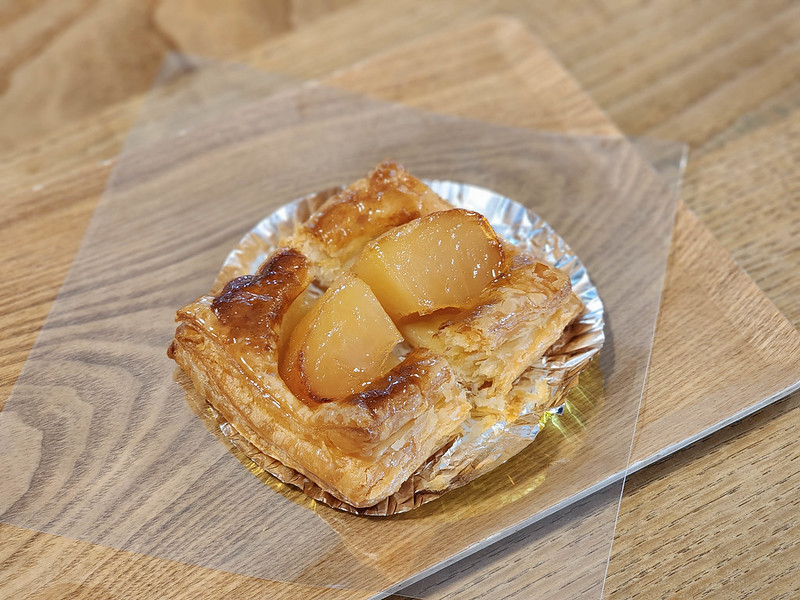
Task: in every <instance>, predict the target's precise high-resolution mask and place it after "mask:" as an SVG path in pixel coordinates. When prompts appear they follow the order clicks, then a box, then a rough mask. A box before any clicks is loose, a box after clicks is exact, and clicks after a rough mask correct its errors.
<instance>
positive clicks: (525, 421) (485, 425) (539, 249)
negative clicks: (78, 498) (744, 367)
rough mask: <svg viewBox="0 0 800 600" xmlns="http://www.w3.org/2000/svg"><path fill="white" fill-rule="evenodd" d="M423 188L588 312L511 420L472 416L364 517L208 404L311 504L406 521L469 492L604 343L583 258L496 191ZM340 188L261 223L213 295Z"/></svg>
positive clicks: (529, 437)
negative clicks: (566, 287)
mask: <svg viewBox="0 0 800 600" xmlns="http://www.w3.org/2000/svg"><path fill="white" fill-rule="evenodd" d="M425 183H427V184H428V185H429V186H430V187H431V189H433V190H434V191H435V192H437V193H438V194H439V196H441V197H442V198H444V199H445V200H447V201H448V202H449V203H450V204H452V205H453V206H455V207H457V208H465V209H468V210H473V211H476V212H478V213H480V214H482V215H483V216H484V217H486V219H487V220H488V221H489V223H490V225H491V226H492V228H493V229H494V231H495V232H496V233H497V234H498V235H500V236H501V237H502V238H503V239H505V240H507V241H509V242H510V243H512V244H513V245H514V246H515V247H517V248H518V249H520V250H522V251H524V252H526V253H528V254H530V255H531V256H534V257H535V258H536V259H537V260H541V261H544V262H546V263H548V264H551V265H554V266H556V267H558V268H559V269H561V270H563V271H564V272H566V273H567V274H568V275H569V277H570V281H571V284H572V289H573V291H574V292H575V294H576V295H577V296H578V297H579V298H580V300H581V302H582V304H583V307H584V308H583V311H582V313H581V314H580V315H579V316H578V317H577V318H576V319H575V321H574V323H572V324H571V325H570V326H569V328H568V329H567V331H565V333H564V335H563V336H562V338H561V339H560V340H559V341H558V342H557V343H556V344H555V345H554V347H553V348H551V350H550V351H549V352H547V353H546V354H545V356H544V357H542V358H541V359H540V360H539V361H537V362H536V363H535V364H533V365H531V366H530V367H529V368H528V369H526V370H525V372H523V373H522V375H521V376H520V378H519V380H518V381H517V382H516V383H515V385H514V388H513V390H512V392H511V395H512V398H513V399H512V400H511V401H512V402H514V403H515V404H516V405H518V408H516V409H515V418H514V419H512V420H508V419H507V417H506V416H504V415H500V414H492V413H483V414H475V415H473V416H471V417H470V418H468V419H467V421H466V422H465V423H464V425H463V428H462V432H461V433H459V435H458V437H457V438H456V439H455V440H454V441H451V442H448V443H447V444H446V446H445V447H443V448H442V449H440V450H439V451H437V452H436V453H435V454H434V455H433V456H431V457H430V458H429V459H428V460H427V461H426V462H425V463H424V464H423V465H422V466H421V467H420V468H419V469H418V470H417V471H416V472H415V473H414V474H413V475H412V476H411V478H410V479H409V480H408V481H406V482H405V483H404V484H403V485H402V487H401V488H400V490H398V491H397V492H396V493H394V494H392V495H391V496H389V497H388V498H386V499H384V500H382V501H381V502H380V503H378V504H376V505H374V506H370V507H367V508H357V507H355V506H352V505H350V504H348V503H347V502H344V501H342V500H340V499H338V498H336V497H335V496H332V495H331V494H329V493H327V492H325V491H324V490H323V489H321V488H320V487H319V486H318V485H316V484H315V483H314V482H312V481H311V480H309V479H308V478H307V477H305V476H303V475H302V474H300V473H298V472H297V471H295V470H294V469H292V468H290V467H287V466H286V465H283V464H281V463H280V461H278V460H276V459H275V458H273V457H271V456H269V455H267V454H265V453H263V452H261V451H260V450H259V449H258V448H257V447H256V446H254V445H253V444H251V443H250V442H249V441H248V440H247V438H246V436H243V435H242V434H240V433H239V432H238V431H237V430H236V428H235V427H233V426H232V425H231V424H230V423H228V422H227V421H226V420H225V418H224V417H223V416H222V415H221V414H220V413H219V412H218V411H217V410H215V409H214V408H213V407H212V406H211V405H208V406H207V407H206V411H207V413H208V417H209V418H211V419H213V421H214V422H215V423H216V424H217V425H218V426H219V427H220V429H221V431H222V433H223V434H224V435H225V437H227V438H228V439H229V440H230V441H231V443H233V444H234V445H235V446H236V447H237V448H238V449H239V450H241V451H242V452H243V453H244V454H245V455H246V456H247V457H249V458H250V459H251V460H252V461H253V462H254V463H255V464H256V465H257V466H258V467H260V468H262V469H264V470H265V471H267V472H269V473H271V474H272V475H274V476H275V477H277V478H278V479H280V480H281V481H282V482H284V483H288V484H290V485H293V486H295V487H297V488H299V489H301V490H303V492H305V494H306V495H308V496H309V497H311V498H313V499H314V500H317V501H319V502H323V503H324V504H327V505H328V506H332V507H333V508H338V509H340V510H344V511H347V512H352V513H355V514H365V515H371V516H386V515H392V514H398V513H402V512H406V511H408V510H411V509H413V508H415V507H418V506H420V505H421V504H424V503H426V502H430V501H431V500H435V499H436V498H438V497H439V496H441V495H442V494H444V493H446V492H447V491H449V490H451V489H455V488H457V487H461V486H463V485H466V484H467V483H469V482H470V481H472V480H474V479H476V478H477V477H480V476H481V475H483V474H485V473H488V472H489V471H491V470H492V469H494V468H495V467H497V466H498V465H501V464H502V463H504V462H505V461H507V460H508V459H509V458H511V457H512V456H514V455H515V454H517V453H519V452H520V451H522V450H523V449H524V448H525V447H527V446H528V444H530V443H531V442H532V441H533V440H534V439H535V437H536V435H537V434H538V433H539V430H540V428H541V427H542V426H543V425H544V424H545V423H546V421H547V420H548V417H549V416H550V415H551V414H559V413H561V412H563V409H564V404H563V403H564V399H565V397H566V394H567V392H568V391H569V389H570V387H572V385H574V384H575V382H576V380H577V378H578V376H579V374H580V372H581V371H582V370H583V369H585V368H586V366H587V365H588V364H589V361H590V360H591V359H592V358H593V357H594V356H595V355H596V354H597V353H598V352H599V351H600V348H601V347H602V346H603V340H604V339H605V336H604V333H603V303H602V301H601V300H600V298H599V296H598V294H597V289H596V288H595V287H594V285H592V282H591V280H590V279H589V276H588V274H587V272H586V268H585V267H584V266H583V263H581V261H580V259H579V258H578V257H577V256H575V254H574V253H573V252H572V250H571V249H570V247H569V246H568V245H567V244H566V242H564V240H563V239H561V237H559V236H558V234H557V233H556V232H555V231H553V229H552V228H551V227H550V226H549V225H548V224H547V223H546V222H544V220H542V219H541V218H540V217H539V216H537V215H536V214H535V213H533V212H532V211H531V210H528V209H526V208H525V207H524V206H522V205H521V204H518V203H516V202H514V201H513V200H511V199H509V198H506V197H504V196H501V195H499V194H496V193H494V192H492V191H491V190H487V189H484V188H480V187H476V186H472V185H468V184H463V183H458V182H453V181H426V182H425ZM339 189H341V188H337V189H333V190H327V191H325V192H320V193H316V194H311V195H308V196H305V197H303V198H300V199H298V200H296V201H294V202H291V203H289V204H287V205H285V206H283V207H281V208H279V209H278V210H277V211H275V212H274V213H273V214H272V215H270V216H268V217H266V218H265V219H263V220H262V221H260V222H259V223H258V224H257V225H256V226H255V227H254V228H253V229H252V230H251V231H250V232H248V234H247V235H245V236H244V238H242V240H241V241H240V242H239V244H238V245H237V247H236V248H235V249H234V250H233V251H232V252H231V253H230V254H229V255H228V257H227V258H226V260H225V262H224V264H223V267H222V270H221V272H220V274H219V276H218V277H217V281H216V284H215V285H214V290H215V291H218V290H220V289H222V287H223V286H224V285H225V283H227V282H228V281H230V280H231V279H233V278H234V277H239V276H241V275H248V274H252V273H255V272H256V271H257V270H258V267H259V266H260V265H261V264H262V263H263V262H264V260H266V258H267V257H268V256H269V255H270V254H272V252H273V251H274V250H275V249H277V248H278V247H279V245H280V242H281V240H283V239H284V238H286V237H288V236H289V235H291V234H292V233H293V232H294V230H295V228H296V226H297V225H298V224H301V223H304V222H305V221H306V220H307V219H308V217H309V215H311V214H312V213H313V212H314V211H315V210H316V209H317V208H318V207H319V206H320V205H322V203H323V202H325V201H326V200H327V199H328V198H330V197H331V196H332V195H334V194H335V193H336V192H338V191H339ZM199 412H202V411H199Z"/></svg>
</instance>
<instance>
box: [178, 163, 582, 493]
mask: <svg viewBox="0 0 800 600" xmlns="http://www.w3.org/2000/svg"><path fill="white" fill-rule="evenodd" d="M449 209H452V206H451V205H450V204H449V203H447V202H445V201H444V200H442V199H441V198H439V197H438V196H437V195H436V194H435V193H434V192H433V191H431V190H430V188H428V187H427V186H426V185H425V184H424V183H422V182H421V181H420V180H418V179H416V178H414V177H413V176H411V175H410V174H409V173H408V172H406V171H405V170H404V169H403V168H402V167H400V166H398V165H396V164H394V163H383V164H381V165H379V166H378V167H377V168H376V169H375V171H374V172H373V173H371V174H370V176H368V177H367V178H365V179H362V180H359V181H357V182H356V183H354V184H352V185H351V186H349V187H347V188H345V189H344V190H343V191H341V192H340V193H339V194H336V195H335V196H334V197H332V198H331V199H329V200H328V201H327V202H325V203H324V204H323V205H322V206H321V207H320V208H319V209H318V210H317V211H316V212H315V213H314V214H313V215H311V217H310V218H309V219H308V220H307V221H306V222H305V223H302V224H300V225H298V226H297V228H296V229H295V232H294V234H293V235H292V236H290V237H289V238H287V239H286V240H284V241H283V243H282V244H281V247H280V248H279V249H277V250H276V251H275V252H274V253H273V254H272V255H271V256H270V257H269V258H268V259H267V260H266V261H265V262H264V263H263V264H262V265H261V267H260V268H259V270H258V271H257V272H256V273H255V274H252V275H244V276H241V277H237V278H235V279H233V280H231V281H230V282H228V283H227V284H226V285H225V287H224V288H223V289H222V291H221V292H220V293H218V294H216V295H206V296H202V297H201V298H199V299H197V300H196V301H194V302H192V303H190V304H188V305H186V306H184V307H183V308H181V309H180V310H179V311H178V313H177V322H178V326H177V330H176V333H175V337H174V339H173V341H172V344H171V346H170V349H169V355H170V356H171V357H172V358H174V359H175V360H176V361H177V363H178V364H179V365H180V367H181V368H182V369H183V370H184V371H185V372H186V373H187V374H188V375H189V376H190V377H191V379H192V381H193V383H194V385H195V387H196V388H197V389H198V390H199V391H200V392H201V393H202V394H203V395H204V396H205V398H206V399H207V401H208V402H209V403H210V404H211V405H212V406H213V407H214V408H215V409H217V410H218V411H219V412H220V413H221V414H222V415H223V417H224V418H225V419H226V420H228V422H230V423H231V424H232V425H233V426H234V427H235V428H236V429H237V430H238V431H239V432H240V433H241V434H242V435H243V436H244V437H246V438H247V439H248V440H249V441H250V442H251V443H252V444H253V445H255V446H256V447H257V448H258V449H259V450H260V451H262V452H264V453H265V454H268V455H270V456H272V457H273V458H275V459H277V460H278V461H280V462H281V463H283V464H284V465H286V466H289V467H291V468H293V469H295V470H296V471H298V472H299V473H301V474H303V475H304V476H306V477H307V478H309V479H310V480H311V481H313V482H314V483H316V484H317V485H319V486H320V487H321V488H322V489H323V490H325V491H327V492H329V493H330V494H332V495H333V496H335V497H336V498H339V499H340V500H343V501H344V502H347V503H349V504H351V505H352V506H355V507H368V506H373V505H374V504H376V503H378V502H380V501H381V500H383V499H385V498H387V497H388V496H390V495H392V494H393V493H395V492H396V491H397V490H398V489H399V488H400V486H401V485H402V484H403V482H405V481H406V480H407V479H409V478H410V477H411V476H412V475H413V474H414V473H415V471H417V470H418V469H419V468H420V467H421V466H422V465H423V463H425V461H426V460H427V459H428V458H429V457H430V456H432V455H433V454H434V453H436V451H437V450H439V449H440V448H442V447H443V446H444V445H446V444H448V443H449V442H450V441H452V440H453V439H454V436H457V435H463V434H464V431H463V429H464V428H463V425H464V424H465V423H467V422H468V418H469V417H470V414H471V413H472V414H474V413H475V411H493V412H495V413H497V414H505V416H509V415H508V414H507V413H508V412H509V411H511V410H513V409H512V406H511V405H512V404H513V403H512V402H511V401H510V400H508V398H509V397H510V394H509V392H510V391H511V390H512V388H513V386H514V382H515V380H516V379H517V378H518V377H519V376H520V374H521V373H523V371H525V370H526V369H527V368H528V367H529V366H530V365H531V364H533V363H535V362H536V361H537V360H539V359H540V358H541V357H542V355H543V354H544V353H545V352H546V350H547V349H548V348H549V347H550V346H551V345H552V344H553V343H554V342H556V341H557V340H558V339H559V337H560V336H561V334H562V332H563V330H564V328H565V327H566V326H567V325H568V324H569V323H570V322H571V321H572V320H573V319H574V318H575V317H576V315H578V314H579V313H580V311H581V309H582V305H581V303H580V300H579V299H578V298H577V296H575V294H574V293H572V290H571V287H570V282H569V277H568V276H566V275H565V274H564V273H563V272H561V271H559V270H558V269H556V268H554V267H552V266H550V265H547V264H545V263H542V262H539V261H537V260H535V259H534V258H533V257H531V256H528V255H526V254H521V253H519V252H517V251H516V250H514V249H513V248H512V247H511V246H509V245H504V251H505V260H504V262H503V268H502V270H501V271H500V272H499V273H497V275H496V276H495V277H494V278H493V280H492V281H491V282H490V283H489V284H488V285H486V286H485V287H484V288H483V290H482V291H481V292H480V294H478V295H477V296H476V297H475V299H474V302H471V303H470V306H468V307H467V308H463V307H461V308H458V309H451V310H441V311H436V312H434V313H433V314H429V315H424V316H420V315H418V316H416V317H413V316H412V317H411V318H406V319H404V320H403V322H398V323H397V325H398V328H399V330H400V331H401V332H402V334H403V337H404V338H405V341H404V343H403V344H402V346H401V348H402V349H404V352H403V353H401V355H400V356H399V357H398V361H399V362H397V361H396V362H397V364H396V365H395V366H393V367H391V368H390V369H389V370H388V372H386V373H384V374H382V375H381V376H380V377H377V378H375V379H374V380H372V381H369V382H368V385H366V387H364V389H361V390H359V391H356V392H354V393H351V394H349V395H347V396H346V397H343V398H337V399H335V400H332V399H330V398H325V397H318V396H314V395H309V394H304V393H300V392H298V390H297V389H296V388H295V389H294V391H293V390H292V389H290V385H287V382H286V381H284V378H283V377H282V376H281V369H280V368H279V365H280V363H281V358H282V356H283V354H282V353H284V352H286V347H287V341H286V340H287V338H288V336H290V335H291V333H292V330H293V328H294V327H296V326H297V323H298V317H297V316H293V312H298V311H299V312H302V311H307V310H310V309H309V306H311V305H313V304H314V302H315V294H310V293H309V292H310V291H311V290H315V289H320V290H324V289H325V288H327V287H328V286H331V284H332V283H333V282H334V281H335V280H336V278H337V277H338V276H340V275H341V274H342V273H344V272H347V271H348V269H349V268H350V266H352V264H353V262H354V261H355V260H356V259H357V257H358V256H359V255H360V254H361V252H362V251H363V250H364V248H365V246H366V245H367V244H368V243H370V242H371V241H373V240H375V239H376V238H378V237H379V236H381V235H382V234H385V233H386V232H388V231H390V230H393V229H394V228H396V227H399V226H402V225H404V224H406V223H410V222H411V221H413V220H415V219H419V218H420V217H424V216H426V215H430V214H432V213H434V212H438V211H444V210H449ZM300 300H303V301H302V302H301V301H300ZM298 306H300V307H301V308H300V309H298V308H297V307H298ZM512 416H513V415H512Z"/></svg>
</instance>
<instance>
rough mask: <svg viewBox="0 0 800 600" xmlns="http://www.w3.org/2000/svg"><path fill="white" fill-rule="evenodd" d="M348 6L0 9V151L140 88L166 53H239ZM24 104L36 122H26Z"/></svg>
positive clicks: (65, 3) (9, 5)
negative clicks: (33, 107)
mask: <svg viewBox="0 0 800 600" xmlns="http://www.w3.org/2000/svg"><path fill="white" fill-rule="evenodd" d="M348 3H350V2H348V0H299V1H292V0H278V1H274V2H263V1H259V0H235V1H233V2H231V1H222V0H203V1H201V2H196V1H191V2H189V1H186V0H149V1H147V2H137V1H132V0H32V1H28V2H14V1H13V0H9V1H7V2H4V3H3V4H5V5H6V6H3V7H2V8H3V10H2V12H0V36H2V38H3V48H2V51H1V52H0V148H2V149H5V150H6V151H11V150H14V149H16V148H20V147H22V146H24V145H27V144H29V143H31V142H32V141H34V140H35V139H37V138H39V137H41V136H43V135H45V134H47V133H52V132H54V131H56V130H58V129H61V128H63V127H65V126H67V125H69V124H70V123H74V122H76V121H80V120H82V119H85V118H87V117H90V116H93V115H95V114H96V113H97V112H98V111H100V110H102V109H103V108H106V107H108V106H111V105H113V104H115V103H117V102H120V101H122V100H125V99H127V98H129V97H130V96H131V95H134V94H141V93H143V92H145V91H147V90H148V89H149V88H150V86H151V84H152V81H153V77H154V76H155V74H156V73H157V72H158V69H159V67H160V64H161V61H162V60H163V58H164V55H165V53H166V52H169V51H180V52H186V53H191V54H202V55H203V56H209V57H212V58H217V59H222V58H230V57H231V56H238V55H241V54H242V53H243V52H244V51H246V50H248V49H250V48H252V47H253V46H255V45H256V44H261V43H263V42H265V41H267V40H269V39H273V38H275V37H277V36H279V35H281V34H284V33H286V32H289V31H292V30H293V29H296V28H297V27H299V26H302V25H304V24H306V23H309V22H312V21H313V20H315V19H317V18H318V17H319V16H321V15H323V14H327V13H329V12H331V11H334V10H336V9H337V8H338V7H341V6H345V5H347V4H348ZM31 106H35V107H36V113H35V114H36V118H28V116H29V115H30V114H31Z"/></svg>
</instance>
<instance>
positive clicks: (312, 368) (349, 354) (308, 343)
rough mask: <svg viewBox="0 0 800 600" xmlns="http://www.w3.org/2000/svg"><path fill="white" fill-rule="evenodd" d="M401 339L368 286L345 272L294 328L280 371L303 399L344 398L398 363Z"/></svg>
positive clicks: (360, 389) (294, 391)
mask: <svg viewBox="0 0 800 600" xmlns="http://www.w3.org/2000/svg"><path fill="white" fill-rule="evenodd" d="M298 302H305V300H303V299H302V298H300V299H298ZM402 339H403V338H402V336H401V334H400V332H399V331H398V329H397V327H396V326H395V325H394V323H393V322H392V320H391V319H390V318H389V316H388V315H387V314H386V311H385V310H384V309H383V307H382V306H381V304H380V302H378V299H377V298H376V297H375V294H373V293H372V290H371V289H370V288H369V286H368V285H367V284H366V283H364V282H363V281H361V280H360V279H359V278H358V277H356V276H355V275H354V274H353V273H351V272H345V273H343V274H342V275H340V276H339V277H338V278H337V279H336V280H335V281H334V282H333V284H332V285H331V286H330V287H329V288H328V289H327V290H326V291H325V293H324V294H323V295H322V296H321V297H320V298H319V300H317V301H316V302H315V303H314V304H313V305H312V306H311V308H310V309H309V310H308V312H307V313H306V314H305V315H304V316H303V317H302V318H301V319H300V320H299V321H298V322H297V325H296V326H294V328H293V329H292V331H291V333H290V334H289V339H288V342H287V343H286V345H285V348H284V351H283V353H282V356H281V359H280V361H279V371H280V375H281V377H282V378H283V380H284V382H285V383H286V385H287V386H288V387H289V389H290V390H291V391H292V392H293V393H294V394H295V395H296V396H297V397H298V398H300V399H301V400H305V401H309V400H310V401H315V402H320V401H323V402H324V401H331V400H342V399H344V398H346V397H348V396H351V395H353V394H357V393H359V392H361V391H363V390H364V389H365V388H366V387H367V386H369V384H370V383H371V382H373V381H374V380H376V379H378V378H380V377H381V376H383V375H384V374H385V373H386V372H387V371H389V370H390V369H391V368H392V367H394V366H395V365H396V364H397V362H398V359H397V358H396V357H395V355H394V354H393V350H394V348H395V346H396V345H397V344H398V343H399V342H400V341H402Z"/></svg>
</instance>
